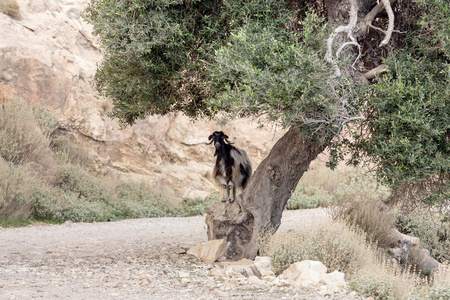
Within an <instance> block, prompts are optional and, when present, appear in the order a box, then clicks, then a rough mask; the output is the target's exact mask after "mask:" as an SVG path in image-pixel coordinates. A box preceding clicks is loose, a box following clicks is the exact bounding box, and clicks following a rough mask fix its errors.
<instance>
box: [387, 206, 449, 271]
mask: <svg viewBox="0 0 450 300" xmlns="http://www.w3.org/2000/svg"><path fill="white" fill-rule="evenodd" d="M395 221H396V225H397V228H398V229H399V231H400V232H402V233H405V234H408V235H412V236H416V237H418V238H419V239H420V241H421V243H423V244H425V245H426V246H425V248H427V249H428V250H430V254H431V256H433V257H434V258H436V259H437V260H438V261H440V262H442V263H443V262H446V261H447V262H449V261H450V222H449V221H448V220H446V219H444V218H443V217H442V216H440V215H439V214H434V215H433V214H432V213H430V212H429V211H421V210H419V209H416V210H415V211H413V212H412V213H410V214H402V213H398V214H397V215H396V217H395Z"/></svg>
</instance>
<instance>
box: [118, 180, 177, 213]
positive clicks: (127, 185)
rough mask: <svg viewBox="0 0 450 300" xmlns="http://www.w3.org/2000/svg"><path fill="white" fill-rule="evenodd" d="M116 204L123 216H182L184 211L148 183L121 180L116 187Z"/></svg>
mask: <svg viewBox="0 0 450 300" xmlns="http://www.w3.org/2000/svg"><path fill="white" fill-rule="evenodd" d="M115 199H116V200H115V203H114V206H115V208H116V210H117V214H118V215H119V216H120V217H122V218H153V217H174V216H181V215H182V212H181V210H180V209H179V208H177V207H175V206H174V205H173V204H172V203H171V202H170V201H168V200H167V199H166V198H165V197H164V196H163V195H162V194H160V193H155V192H154V191H153V190H152V189H151V188H150V187H149V186H148V185H146V184H144V183H135V182H120V183H119V184H117V186H116V187H115Z"/></svg>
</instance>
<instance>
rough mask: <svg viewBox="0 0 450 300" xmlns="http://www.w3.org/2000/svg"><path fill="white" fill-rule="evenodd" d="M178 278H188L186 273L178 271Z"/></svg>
mask: <svg viewBox="0 0 450 300" xmlns="http://www.w3.org/2000/svg"><path fill="white" fill-rule="evenodd" d="M178 277H180V278H187V277H189V273H188V272H183V271H179V272H178Z"/></svg>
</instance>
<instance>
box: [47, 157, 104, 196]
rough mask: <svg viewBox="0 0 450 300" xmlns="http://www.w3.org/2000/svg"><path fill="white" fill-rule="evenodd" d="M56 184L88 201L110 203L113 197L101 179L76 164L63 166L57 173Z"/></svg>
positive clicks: (64, 190)
mask: <svg viewBox="0 0 450 300" xmlns="http://www.w3.org/2000/svg"><path fill="white" fill-rule="evenodd" d="M54 185H55V186H56V187H58V188H59V189H61V190H62V191H63V192H66V193H69V192H70V193H73V194H75V195H77V196H78V198H80V199H85V200H86V201H88V202H97V201H99V202H104V203H106V204H109V203H111V202H112V197H111V195H110V193H109V192H108V190H107V189H106V188H105V187H104V185H102V184H101V181H100V180H99V179H97V178H95V177H93V176H91V175H90V174H88V173H87V172H86V171H84V170H83V169H81V168H78V167H76V166H71V165H68V166H61V167H59V168H58V170H57V171H56V174H55V181H54Z"/></svg>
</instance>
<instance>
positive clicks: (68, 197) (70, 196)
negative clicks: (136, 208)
mask: <svg viewBox="0 0 450 300" xmlns="http://www.w3.org/2000/svg"><path fill="white" fill-rule="evenodd" d="M34 206H35V211H36V213H35V216H36V218H38V219H50V220H55V221H60V222H64V221H68V220H70V221H73V222H103V221H109V220H110V218H111V216H113V215H114V210H113V208H112V207H111V206H109V205H107V204H106V203H104V202H100V201H96V202H93V201H89V200H87V199H85V198H80V197H78V195H77V194H75V193H72V192H65V193H60V194H58V195H57V197H55V196H54V195H51V194H49V193H37V194H36V197H35V202H34Z"/></svg>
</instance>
